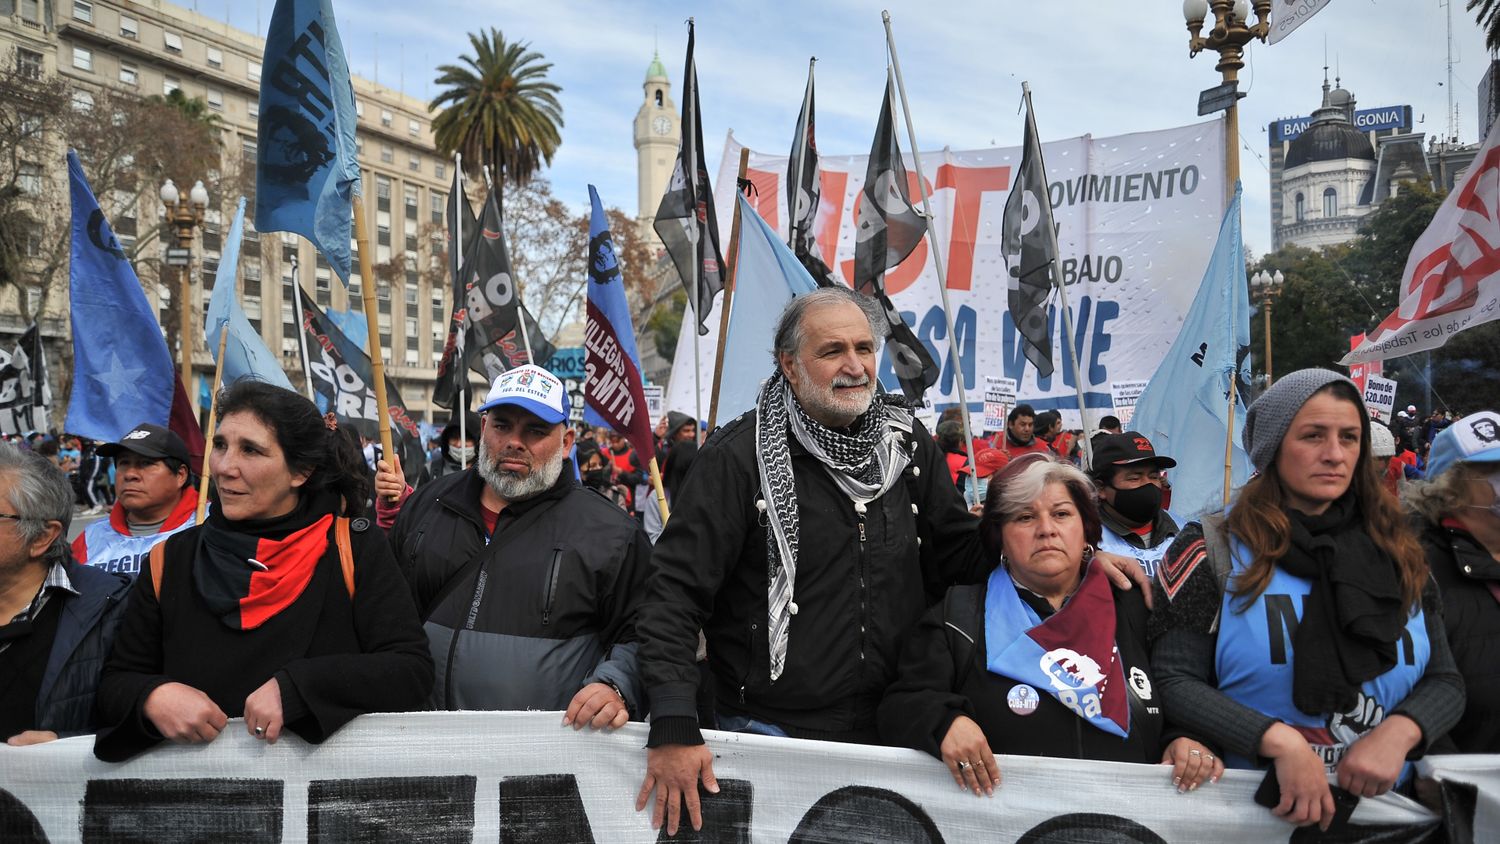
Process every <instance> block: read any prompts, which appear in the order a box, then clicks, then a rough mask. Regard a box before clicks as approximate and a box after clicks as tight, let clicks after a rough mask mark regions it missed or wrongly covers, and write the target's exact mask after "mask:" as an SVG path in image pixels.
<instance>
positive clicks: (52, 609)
mask: <svg viewBox="0 0 1500 844" xmlns="http://www.w3.org/2000/svg"><path fill="white" fill-rule="evenodd" d="M72 518H73V490H72V488H71V487H70V486H69V485H68V480H67V478H66V477H64V476H63V473H62V472H61V471H60V470H59V469H58V468H57V467H56V466H54V465H52V463H50V462H49V461H48V460H47V459H46V458H45V457H41V456H39V455H36V454H30V453H27V452H23V451H21V450H19V449H17V448H15V447H14V446H11V445H8V444H0V678H4V683H3V684H0V737H4V738H5V739H6V741H7V743H8V744H11V745H17V746H19V745H27V744H38V743H40V742H44V741H51V740H53V739H56V738H58V737H59V736H68V735H76V734H80V733H86V732H89V731H91V730H92V729H93V728H94V726H95V723H94V716H93V712H94V692H95V690H96V689H97V688H98V685H99V672H100V669H101V668H103V666H104V658H105V656H106V655H107V654H108V653H109V647H110V644H111V642H112V641H113V639H114V632H115V628H116V627H117V626H118V624H119V621H120V617H121V610H122V608H123V607H124V601H125V595H126V592H127V591H128V590H129V588H130V580H129V579H128V578H126V577H124V576H123V575H119V574H114V573H111V572H106V571H101V570H99V569H95V568H90V567H88V566H83V565H79V564H78V563H76V562H74V561H73V559H72V558H71V556H70V555H69V553H68V545H67V541H66V536H67V532H68V523H69V522H70V521H71V520H72Z"/></svg>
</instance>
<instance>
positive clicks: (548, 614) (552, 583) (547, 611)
mask: <svg viewBox="0 0 1500 844" xmlns="http://www.w3.org/2000/svg"><path fill="white" fill-rule="evenodd" d="M562 555H563V552H562V549H561V548H553V549H552V570H551V572H549V573H548V575H547V590H546V591H545V592H543V593H542V598H543V603H542V626H543V627H546V626H547V624H548V622H550V621H551V619H552V602H553V600H555V599H556V598H557V575H558V573H559V571H560V570H561V569H562Z"/></svg>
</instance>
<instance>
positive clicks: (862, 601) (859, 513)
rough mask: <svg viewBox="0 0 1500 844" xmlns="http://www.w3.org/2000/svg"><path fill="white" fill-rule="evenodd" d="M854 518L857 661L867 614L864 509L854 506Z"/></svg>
mask: <svg viewBox="0 0 1500 844" xmlns="http://www.w3.org/2000/svg"><path fill="white" fill-rule="evenodd" d="M854 517H855V518H856V519H858V520H859V660H860V662H864V659H865V619H866V618H867V617H868V614H869V608H868V603H869V591H868V590H867V589H866V588H865V542H866V540H867V538H868V537H867V535H866V532H865V508H864V506H863V505H856V506H855V508H854Z"/></svg>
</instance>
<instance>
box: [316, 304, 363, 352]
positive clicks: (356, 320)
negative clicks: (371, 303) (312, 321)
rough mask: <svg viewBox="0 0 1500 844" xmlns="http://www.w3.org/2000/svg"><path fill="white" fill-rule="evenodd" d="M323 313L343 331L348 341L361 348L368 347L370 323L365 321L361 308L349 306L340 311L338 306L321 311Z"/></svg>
mask: <svg viewBox="0 0 1500 844" xmlns="http://www.w3.org/2000/svg"><path fill="white" fill-rule="evenodd" d="M323 314H324V315H325V316H327V317H328V321H329V322H331V323H333V324H334V326H335V327H337V328H338V330H340V331H342V332H344V336H345V337H348V338H349V342H351V343H353V344H354V345H355V346H357V347H358V348H361V349H368V348H369V347H370V343H369V340H370V324H369V323H368V322H365V312H364V311H363V310H359V309H356V308H350V309H349V310H347V311H341V310H339V309H338V308H328V309H327V310H325V311H323Z"/></svg>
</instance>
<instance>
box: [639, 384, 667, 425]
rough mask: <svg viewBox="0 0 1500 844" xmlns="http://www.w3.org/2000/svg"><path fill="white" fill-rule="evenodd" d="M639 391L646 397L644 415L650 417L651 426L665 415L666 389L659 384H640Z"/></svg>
mask: <svg viewBox="0 0 1500 844" xmlns="http://www.w3.org/2000/svg"><path fill="white" fill-rule="evenodd" d="M641 392H642V394H644V396H645V398H646V416H647V417H649V418H650V419H651V427H652V428H655V427H656V423H657V421H658V420H660V419H661V418H662V417H664V416H666V415H667V399H666V393H667V389H666V388H665V387H663V386H661V385H660V384H642V385H641Z"/></svg>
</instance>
